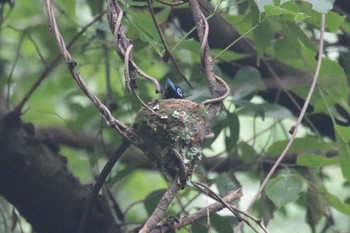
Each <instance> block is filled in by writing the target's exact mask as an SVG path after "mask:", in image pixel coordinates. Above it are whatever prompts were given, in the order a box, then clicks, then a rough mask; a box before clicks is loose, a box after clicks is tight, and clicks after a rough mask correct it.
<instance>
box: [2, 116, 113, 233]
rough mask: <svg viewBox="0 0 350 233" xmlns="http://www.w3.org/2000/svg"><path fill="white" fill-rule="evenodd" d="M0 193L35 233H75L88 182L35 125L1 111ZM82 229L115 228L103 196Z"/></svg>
mask: <svg viewBox="0 0 350 233" xmlns="http://www.w3.org/2000/svg"><path fill="white" fill-rule="evenodd" d="M0 148H1V151H0V195H1V196H3V197H5V198H6V199H7V200H8V201H9V202H10V203H11V204H13V205H14V206H15V207H16V208H17V209H18V210H19V211H20V213H21V215H22V216H23V217H25V218H26V219H27V221H28V222H29V223H31V225H32V227H33V229H34V230H35V231H36V232H38V233H49V232H50V233H62V232H66V233H76V231H77V227H78V224H79V221H80V217H81V214H82V212H83V209H84V206H85V203H86V199H87V197H88V195H89V193H90V189H91V186H90V185H83V184H81V183H80V182H79V181H78V180H77V179H76V178H75V177H74V176H73V175H72V174H71V173H70V172H69V171H68V169H67V164H66V161H65V158H64V157H62V156H61V155H59V154H57V152H56V151H53V150H51V149H50V148H48V147H47V146H46V145H45V143H43V142H42V140H41V139H40V138H38V137H37V136H36V134H35V130H34V127H33V126H32V125H30V124H25V123H22V122H21V121H20V120H19V119H18V118H16V117H14V116H13V114H12V115H7V116H5V117H4V116H0ZM87 229H88V230H87V231H86V232H91V233H94V232H101V233H102V232H104V233H107V232H108V233H111V232H119V230H118V227H117V225H116V224H115V222H114V219H113V217H112V216H111V214H110V210H109V209H108V205H107V203H106V200H104V199H103V198H102V197H101V196H100V197H99V198H98V199H97V200H96V202H95V203H94V205H93V208H92V211H91V215H90V218H89V221H88V227H87Z"/></svg>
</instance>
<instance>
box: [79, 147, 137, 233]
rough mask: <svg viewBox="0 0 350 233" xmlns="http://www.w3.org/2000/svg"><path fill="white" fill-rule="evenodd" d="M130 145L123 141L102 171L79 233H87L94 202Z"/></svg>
mask: <svg viewBox="0 0 350 233" xmlns="http://www.w3.org/2000/svg"><path fill="white" fill-rule="evenodd" d="M130 145H131V143H130V141H128V140H125V141H123V142H122V144H120V146H119V147H118V149H117V150H116V151H115V152H114V153H113V155H112V156H111V157H110V158H109V159H108V162H107V163H106V165H105V166H104V168H103V169H102V171H101V173H100V175H99V176H98V179H97V181H96V183H95V185H94V187H93V189H92V190H91V193H90V195H89V198H88V199H87V201H86V205H85V209H84V212H83V214H82V217H81V220H80V224H79V229H78V233H83V232H85V227H86V225H87V221H88V219H89V213H90V209H91V207H92V205H93V203H94V201H95V200H96V198H97V195H98V193H99V192H100V190H101V188H102V186H103V184H104V183H105V181H106V179H107V177H108V175H109V173H110V172H111V170H112V168H113V167H114V165H115V163H116V162H117V161H118V160H119V158H120V157H121V156H122V155H123V153H124V152H125V151H126V149H128V148H129V146H130Z"/></svg>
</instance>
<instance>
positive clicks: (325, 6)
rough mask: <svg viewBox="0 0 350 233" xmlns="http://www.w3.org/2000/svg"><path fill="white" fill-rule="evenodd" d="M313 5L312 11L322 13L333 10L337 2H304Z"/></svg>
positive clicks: (323, 0)
mask: <svg viewBox="0 0 350 233" xmlns="http://www.w3.org/2000/svg"><path fill="white" fill-rule="evenodd" d="M304 1H307V2H309V3H311V4H312V9H314V10H315V11H318V12H320V13H327V12H328V11H330V10H332V8H333V4H334V1H335V0H304Z"/></svg>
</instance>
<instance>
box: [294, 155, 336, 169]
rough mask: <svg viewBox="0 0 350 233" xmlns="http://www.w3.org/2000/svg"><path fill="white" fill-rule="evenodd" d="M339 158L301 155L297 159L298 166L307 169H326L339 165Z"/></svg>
mask: <svg viewBox="0 0 350 233" xmlns="http://www.w3.org/2000/svg"><path fill="white" fill-rule="evenodd" d="M338 163H339V160H338V159H337V158H327V157H325V156H323V155H317V154H308V153H306V154H301V155H299V156H298V158H297V165H299V166H306V167H324V166H328V165H334V164H338Z"/></svg>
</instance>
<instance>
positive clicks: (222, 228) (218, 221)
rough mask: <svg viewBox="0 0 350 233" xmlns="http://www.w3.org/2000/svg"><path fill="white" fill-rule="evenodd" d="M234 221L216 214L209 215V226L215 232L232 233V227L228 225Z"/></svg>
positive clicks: (231, 218)
mask: <svg viewBox="0 0 350 233" xmlns="http://www.w3.org/2000/svg"><path fill="white" fill-rule="evenodd" d="M233 221H234V219H233V217H229V218H227V217H223V216H220V215H218V214H212V215H210V225H211V226H212V227H213V228H214V229H215V230H216V231H217V232H232V226H231V224H230V223H232V222H233Z"/></svg>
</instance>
